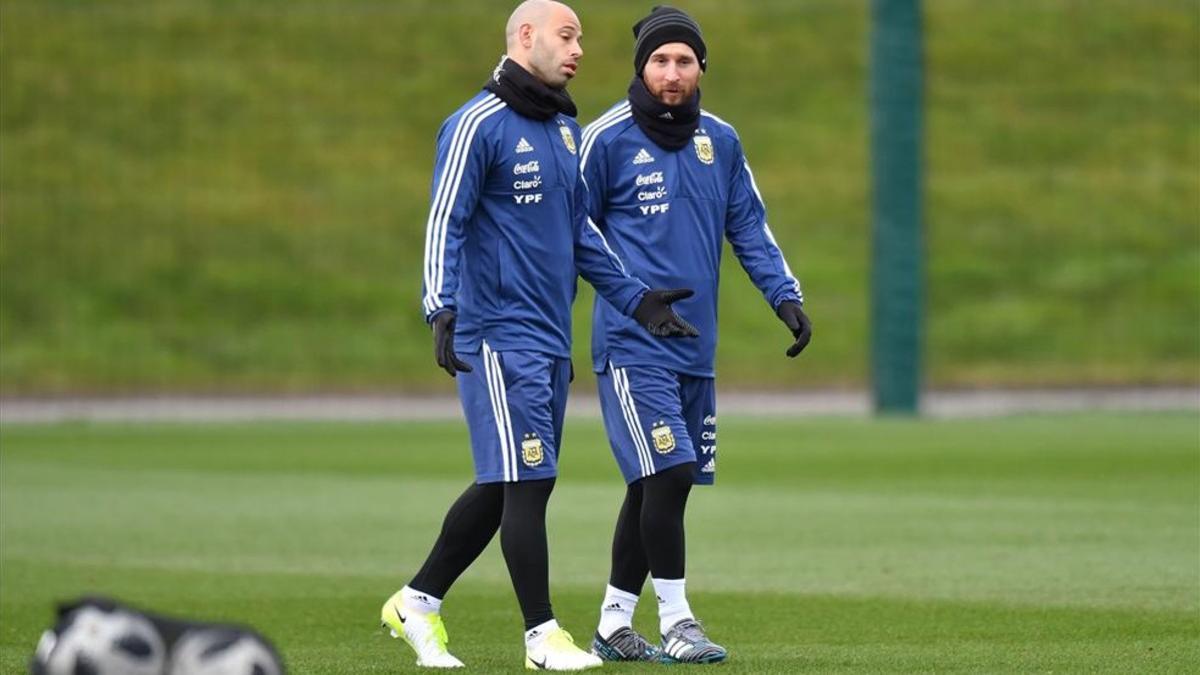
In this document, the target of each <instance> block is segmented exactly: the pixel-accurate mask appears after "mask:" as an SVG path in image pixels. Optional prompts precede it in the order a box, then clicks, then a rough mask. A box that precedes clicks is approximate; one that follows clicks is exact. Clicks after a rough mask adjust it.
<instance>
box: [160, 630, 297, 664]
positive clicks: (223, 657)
mask: <svg viewBox="0 0 1200 675" xmlns="http://www.w3.org/2000/svg"><path fill="white" fill-rule="evenodd" d="M168 673H169V675H283V665H282V664H281V663H280V662H279V657H278V656H277V655H276V654H275V651H274V650H273V649H271V647H270V646H268V645H267V644H266V643H265V642H263V640H262V639H261V638H259V637H258V636H257V635H254V634H253V633H251V632H248V631H244V630H235V629H231V628H215V627H214V628H200V629H193V630H190V631H188V632H186V633H184V634H183V635H182V636H181V637H180V638H179V641H178V642H176V643H175V648H174V649H173V650H172V652H171V667H170V670H169V671H168Z"/></svg>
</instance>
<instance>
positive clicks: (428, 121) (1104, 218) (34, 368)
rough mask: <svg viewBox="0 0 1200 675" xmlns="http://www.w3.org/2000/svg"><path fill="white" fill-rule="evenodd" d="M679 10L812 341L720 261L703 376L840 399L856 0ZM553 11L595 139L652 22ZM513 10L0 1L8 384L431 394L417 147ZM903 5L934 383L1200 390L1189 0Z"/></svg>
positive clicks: (860, 302)
mask: <svg viewBox="0 0 1200 675" xmlns="http://www.w3.org/2000/svg"><path fill="white" fill-rule="evenodd" d="M683 6H685V7H686V8H688V9H689V10H691V11H692V12H693V13H694V14H695V15H696V16H697V17H698V19H699V20H700V21H701V23H702V25H703V26H704V29H705V35H706V39H707V41H708V43H709V51H710V64H711V65H710V69H709V72H708V74H707V75H706V76H705V80H704V82H703V85H702V87H703V90H704V105H705V107H706V108H707V109H709V110H711V111H713V112H715V113H716V114H718V115H720V116H722V117H723V118H725V119H727V120H729V121H731V122H733V123H734V124H735V125H737V126H738V128H739V130H740V133H741V136H742V139H743V142H744V145H745V147H746V149H747V153H748V156H749V159H750V161H751V162H752V164H753V166H754V168H755V173H756V176H757V177H758V181H759V184H760V188H761V189H762V192H763V193H764V197H765V198H766V201H767V205H768V210H769V215H770V219H771V224H772V228H773V230H774V231H775V234H776V235H777V239H778V240H779V242H780V244H781V246H782V247H783V249H784V251H785V253H786V254H787V255H788V257H789V259H790V261H791V263H792V267H793V269H794V270H796V272H797V274H798V276H800V278H801V281H802V283H803V284H804V287H805V291H806V295H807V297H808V305H809V310H810V314H811V315H812V316H813V318H814V322H815V327H816V333H815V339H814V342H813V345H812V347H811V348H810V350H809V351H808V352H807V353H806V354H805V355H804V356H803V357H802V358H801V360H800V361H799V362H795V363H786V364H785V363H784V361H783V356H782V352H783V350H784V348H785V346H786V345H787V343H788V339H787V338H788V335H787V334H786V332H785V331H784V329H783V328H782V326H781V325H780V324H779V323H778V321H777V320H776V319H775V317H774V316H773V314H772V313H771V312H770V311H769V309H768V308H767V307H766V306H765V303H763V302H762V301H761V299H760V298H759V297H757V294H756V291H755V290H754V289H753V287H752V286H751V285H750V284H749V282H748V281H747V280H746V279H745V277H744V275H743V274H742V272H741V270H740V269H739V268H738V266H737V265H736V262H735V261H734V260H733V259H732V255H731V254H728V253H727V256H726V260H725V270H724V278H725V287H724V292H723V297H722V307H721V312H722V317H723V319H724V321H723V327H722V335H721V346H720V352H719V361H718V367H719V369H720V372H721V373H722V379H723V381H724V382H725V383H726V384H727V385H730V386H738V387H743V388H764V387H765V388H783V387H793V386H839V385H861V384H862V383H863V382H864V381H865V379H866V373H867V360H866V359H867V348H866V345H867V339H866V338H867V329H868V327H867V324H866V316H867V295H866V289H867V287H868V285H867V279H868V278H869V274H870V270H869V268H868V264H867V261H868V259H869V249H870V242H869V229H870V228H869V224H870V210H869V201H870V196H869V193H868V182H867V179H868V162H869V149H868V145H867V129H868V126H869V119H868V116H867V102H866V91H867V83H866V77H867V73H866V72H865V63H866V53H867V51H866V50H867V38H868V35H867V31H868V16H867V8H868V3H866V2H843V1H840V0H807V1H792V0H786V1H785V0H770V1H765V2H754V3H742V4H740V5H739V4H729V3H723V2H716V1H715V0H697V1H695V2H686V3H683ZM577 9H578V11H579V13H580V15H581V17H582V19H583V22H584V31H585V33H586V36H585V38H584V44H585V49H586V55H585V57H584V60H583V63H582V68H581V71H580V76H579V78H578V79H577V81H576V82H575V83H573V84H572V87H571V91H572V93H573V95H574V97H575V98H576V100H577V102H578V104H579V108H580V112H581V115H580V116H581V121H584V122H586V121H588V120H590V119H591V118H594V117H595V116H596V115H598V114H599V113H600V112H601V111H602V110H603V109H604V108H606V107H607V106H608V105H609V104H610V103H611V102H613V101H615V100H616V99H617V98H618V97H620V96H621V95H622V93H623V92H624V90H625V87H626V85H627V81H628V78H629V77H630V75H631V70H632V67H631V63H630V61H631V51H632V38H631V35H630V30H629V27H630V26H631V24H632V23H633V22H634V20H635V19H636V18H638V17H639V16H640V15H641V14H642V13H643V12H645V11H646V10H647V9H648V4H647V3H641V2H631V1H621V2H604V3H581V4H580V5H579V6H578V7H577ZM507 11H508V8H507V6H505V5H503V3H479V2H468V1H466V0H441V1H438V2H431V1H429V2H419V1H415V0H404V1H397V2H376V1H355V2H343V3H337V4H329V3H317V2H308V1H300V2H281V1H268V2H261V1H256V2H233V1H230V2H216V1H211V2H200V1H197V2H184V1H181V0H166V1H164V2H154V3H147V2H106V3H90V2H64V1H39V2H32V1H27V0H6V1H5V2H4V3H3V4H0V84H2V87H0V88H2V90H3V91H2V93H0V192H2V195H3V198H2V199H0V393H3V394H8V395H14V394H54V393H68V392H97V393H105V392H127V391H230V390H234V391H261V392H292V391H311V390H325V391H329V390H341V391H362V390H406V391H425V390H439V391H440V390H447V389H449V382H448V380H446V378H445V377H444V376H442V375H441V374H440V372H439V371H438V370H437V369H436V368H434V367H433V365H432V358H431V348H430V345H429V337H428V330H427V328H426V327H425V326H424V324H423V322H422V321H421V317H420V308H419V300H418V297H419V285H420V276H421V275H420V271H419V270H420V265H421V252H422V249H423V240H424V223H425V217H426V210H427V200H428V189H429V188H428V186H429V175H430V170H431V163H432V152H433V137H434V134H435V132H436V129H437V127H438V125H439V123H440V122H441V120H442V119H443V118H444V117H445V116H446V115H447V114H448V113H449V112H450V111H452V110H453V109H454V108H455V107H457V106H458V105H459V104H460V103H461V102H462V101H463V100H465V99H466V98H467V97H468V96H470V95H471V93H472V92H473V91H474V90H475V89H476V88H477V87H478V86H479V85H480V83H481V82H482V80H483V79H484V77H485V76H486V74H487V73H488V72H489V70H490V68H491V66H492V64H493V63H494V62H495V60H496V58H497V57H498V55H499V53H500V51H501V47H502V41H501V32H502V26H503V23H504V20H505V18H506V16H507ZM925 11H926V39H927V45H926V55H927V74H926V78H927V104H928V107H927V112H926V123H927V141H928V142H927V147H926V166H927V170H928V180H927V195H926V226H927V245H926V249H927V253H928V264H929V268H928V279H927V282H928V288H929V293H928V321H927V324H926V328H925V337H926V364H927V375H928V381H929V383H930V384H932V385H939V386H958V385H1030V384H1032V385H1058V384H1085V385H1086V384H1097V385H1100V384H1153V383H1167V382H1169V383H1181V382H1184V383H1194V382H1197V381H1198V380H1200V203H1198V198H1197V191H1196V190H1197V188H1196V186H1197V185H1198V184H1200V124H1198V123H1197V119H1200V87H1198V82H1200V60H1198V59H1197V58H1196V54H1197V52H1198V51H1200V11H1198V8H1197V4H1196V3H1195V2H1194V1H1192V0H1152V1H1149V2H1144V1H1143V2H1139V1H1134V0H1105V1H1103V2H1054V3H1047V2H1042V1H1040V0H1014V1H1012V2H1004V3H994V2H987V1H986V0H929V1H928V2H926V3H925ZM532 264H536V262H533V263H532ZM590 300H591V294H590V291H589V290H587V289H586V288H585V289H584V291H583V293H582V294H581V302H580V303H579V306H578V307H577V312H576V316H577V321H576V329H575V333H576V340H577V350H576V354H577V359H576V363H577V365H582V364H583V363H586V356H585V354H586V344H587V340H588V336H589V333H588V331H589V326H588V321H587V317H588V316H589V313H588V307H589V305H590ZM579 370H580V371H583V370H585V368H582V367H580V368H579ZM581 384H583V385H585V386H587V385H588V378H587V377H585V378H584V382H582V383H581Z"/></svg>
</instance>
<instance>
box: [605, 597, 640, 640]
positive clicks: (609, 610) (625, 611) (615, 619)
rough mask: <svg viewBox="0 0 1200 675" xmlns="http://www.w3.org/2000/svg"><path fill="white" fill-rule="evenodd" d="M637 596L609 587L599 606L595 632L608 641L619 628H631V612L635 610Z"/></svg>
mask: <svg viewBox="0 0 1200 675" xmlns="http://www.w3.org/2000/svg"><path fill="white" fill-rule="evenodd" d="M637 603H638V596H636V595H634V594H633V593H626V592H625V591H623V590H621V589H619V588H616V587H615V586H609V587H608V589H607V590H606V591H605V592H604V602H603V603H602V604H601V605H600V626H599V627H598V628H596V632H597V633H599V634H600V637H602V638H604V639H608V638H609V637H610V636H612V634H613V633H615V632H616V631H617V629H619V628H632V627H633V610H635V609H637Z"/></svg>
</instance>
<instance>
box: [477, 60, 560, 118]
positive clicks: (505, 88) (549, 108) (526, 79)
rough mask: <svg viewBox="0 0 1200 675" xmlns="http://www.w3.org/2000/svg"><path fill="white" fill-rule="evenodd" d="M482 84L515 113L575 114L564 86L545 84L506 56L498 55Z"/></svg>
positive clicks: (535, 114)
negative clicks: (557, 86) (497, 62)
mask: <svg viewBox="0 0 1200 675" xmlns="http://www.w3.org/2000/svg"><path fill="white" fill-rule="evenodd" d="M483 88H484V89H487V90H488V91H490V92H492V93H493V94H495V95H496V96H499V97H500V100H502V101H504V102H505V103H507V104H508V107H510V108H512V109H513V110H515V111H517V113H519V114H521V115H524V116H525V117H532V118H533V119H535V120H548V119H550V118H551V117H554V116H555V115H557V114H558V113H563V114H564V115H567V116H568V117H575V115H577V114H578V111H577V110H575V102H574V101H572V100H571V97H570V96H569V95H568V94H567V90H566V89H554V88H553V87H548V86H546V84H545V83H543V82H542V81H541V80H539V79H537V78H536V77H534V76H533V75H531V74H530V73H529V71H528V70H525V69H524V68H522V67H521V66H520V65H518V64H517V62H516V61H513V60H512V59H510V58H508V57H507V56H504V57H501V58H500V63H499V65H497V66H496V69H495V70H493V71H492V77H491V79H489V80H488V81H487V84H485V85H483Z"/></svg>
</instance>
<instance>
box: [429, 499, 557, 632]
mask: <svg viewBox="0 0 1200 675" xmlns="http://www.w3.org/2000/svg"><path fill="white" fill-rule="evenodd" d="M553 490H554V479H553V478H550V479H546V480H535V481H524V482H519V483H485V484H474V485H471V486H470V487H468V488H467V489H466V490H464V491H463V493H462V495H460V496H459V498H458V499H457V500H456V501H455V502H454V504H453V505H452V506H451V507H450V511H449V512H448V513H446V519H445V520H444V521H443V522H442V531H441V533H440V534H439V535H438V538H437V541H436V542H434V544H433V550H432V551H430V553H429V557H428V558H426V559H425V564H424V565H422V566H421V569H420V571H418V572H417V575H416V576H415V577H413V579H412V581H410V582H409V584H408V585H409V587H410V588H412V589H415V590H419V591H422V592H424V593H428V594H430V595H433V596H434V597H438V598H444V597H446V593H447V592H449V590H450V586H451V585H453V584H454V582H455V581H456V580H457V579H458V577H459V576H461V575H462V573H463V572H465V571H466V569H467V568H468V567H470V566H471V563H473V562H475V559H476V558H478V557H479V554H480V553H483V549H485V548H487V545H488V542H490V541H491V540H492V537H493V536H495V534H496V530H497V529H499V530H500V548H501V550H502V551H503V552H504V562H505V564H506V565H507V566H508V575H509V577H511V578H512V584H513V590H514V591H516V594H517V602H519V603H520V605H521V613H522V614H523V615H524V616H525V629H526V630H528V629H530V628H533V627H534V626H536V625H538V624H541V623H545V622H546V621H549V620H550V619H553V618H554V610H553V609H552V608H551V607H550V562H549V557H550V556H549V552H548V549H547V545H546V504H547V503H548V502H549V501H550V493H551V492H552V491H553Z"/></svg>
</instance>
